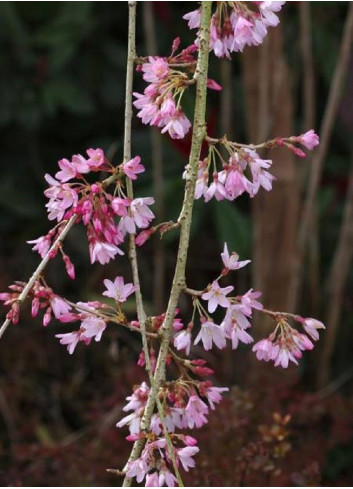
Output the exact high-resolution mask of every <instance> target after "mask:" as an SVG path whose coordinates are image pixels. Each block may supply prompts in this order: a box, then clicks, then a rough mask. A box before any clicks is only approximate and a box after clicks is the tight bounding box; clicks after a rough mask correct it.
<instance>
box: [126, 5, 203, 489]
mask: <svg viewBox="0 0 353 489" xmlns="http://www.w3.org/2000/svg"><path fill="white" fill-rule="evenodd" d="M211 7H212V2H202V3H201V26H200V31H199V32H200V34H199V53H198V61H197V66H196V71H195V75H194V78H195V80H196V100H195V111H194V125H193V133H192V143H191V151H190V157H189V169H188V172H187V176H186V184H185V193H184V202H183V206H182V210H181V213H180V216H179V220H178V221H179V224H180V240H179V247H178V255H177V261H176V268H175V273H174V280H173V285H172V289H171V293H170V298H169V303H168V307H167V311H166V316H165V320H164V323H163V325H162V328H161V331H162V341H161V347H160V351H159V355H158V360H157V366H156V370H155V375H154V384H155V387H156V389H157V390H158V389H159V387H160V385H161V383H162V381H163V380H164V378H165V371H166V358H167V355H168V350H169V343H170V339H171V335H172V327H173V320H174V316H175V310H176V308H177V305H178V301H179V297H180V294H181V292H182V290H183V288H184V286H185V268H186V261H187V253H188V248H189V240H190V228H191V220H192V210H193V204H194V194H195V185H196V179H197V171H198V163H199V158H200V152H201V146H202V141H203V139H204V137H205V135H206V122H205V114H206V90H207V72H208V57H209V28H210V18H211ZM155 403H156V397H155V396H154V393H153V392H152V389H151V392H150V394H149V397H148V401H147V404H146V408H145V412H144V416H143V418H142V423H141V424H142V427H143V428H145V429H147V428H149V426H150V422H151V417H152V414H153V410H154V407H155ZM142 447H143V443H141V441H140V440H138V441H137V442H135V444H134V447H133V449H132V452H131V455H130V458H129V461H132V460H136V459H137V458H138V457H139V456H140V453H141V450H142ZM131 482H132V480H131V478H129V477H125V479H124V483H123V486H124V487H127V486H130V485H131Z"/></svg>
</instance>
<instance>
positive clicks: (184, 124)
mask: <svg viewBox="0 0 353 489" xmlns="http://www.w3.org/2000/svg"><path fill="white" fill-rule="evenodd" d="M164 122H165V121H164ZM163 125H164V127H163V129H162V131H161V132H162V134H164V133H165V132H168V133H169V136H170V137H171V138H172V139H183V137H184V136H185V135H186V134H187V133H188V132H189V129H190V127H191V122H190V121H189V119H188V118H187V117H186V115H185V114H184V112H182V111H181V110H180V109H178V110H176V111H175V112H174V114H173V116H172V117H171V118H170V119H169V120H167V122H166V123H165V124H163Z"/></svg>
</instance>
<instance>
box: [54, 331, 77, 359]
mask: <svg viewBox="0 0 353 489" xmlns="http://www.w3.org/2000/svg"><path fill="white" fill-rule="evenodd" d="M55 338H60V344H61V345H67V351H68V352H69V353H70V355H72V354H73V352H74V350H75V348H76V346H77V344H78V342H79V341H80V332H79V331H72V332H71V333H64V334H56V335H55Z"/></svg>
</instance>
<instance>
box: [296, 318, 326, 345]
mask: <svg viewBox="0 0 353 489" xmlns="http://www.w3.org/2000/svg"><path fill="white" fill-rule="evenodd" d="M301 322H302V324H303V328H304V330H305V331H306V332H307V333H308V335H310V336H311V338H312V339H313V340H314V341H317V340H318V339H319V332H318V329H325V325H324V323H322V322H321V321H318V320H317V319H314V318H305V319H303V320H302V321H301Z"/></svg>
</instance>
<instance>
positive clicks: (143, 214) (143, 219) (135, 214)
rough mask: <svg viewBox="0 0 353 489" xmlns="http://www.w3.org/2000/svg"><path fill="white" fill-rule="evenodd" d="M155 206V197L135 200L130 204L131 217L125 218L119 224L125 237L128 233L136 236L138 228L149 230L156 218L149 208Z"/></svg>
mask: <svg viewBox="0 0 353 489" xmlns="http://www.w3.org/2000/svg"><path fill="white" fill-rule="evenodd" d="M152 204H154V199H153V197H145V198H138V199H134V200H133V201H132V202H131V203H130V208H129V210H130V213H129V215H126V216H123V217H122V218H121V219H120V222H119V226H118V228H119V230H120V231H121V232H122V233H123V235H125V234H126V233H130V234H135V233H136V227H137V228H141V229H144V228H147V227H148V226H149V224H150V222H151V221H152V219H153V218H154V214H153V212H152V211H151V209H150V208H149V207H148V206H150V205H152Z"/></svg>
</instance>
